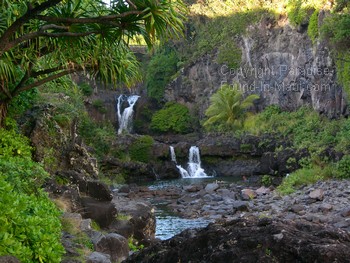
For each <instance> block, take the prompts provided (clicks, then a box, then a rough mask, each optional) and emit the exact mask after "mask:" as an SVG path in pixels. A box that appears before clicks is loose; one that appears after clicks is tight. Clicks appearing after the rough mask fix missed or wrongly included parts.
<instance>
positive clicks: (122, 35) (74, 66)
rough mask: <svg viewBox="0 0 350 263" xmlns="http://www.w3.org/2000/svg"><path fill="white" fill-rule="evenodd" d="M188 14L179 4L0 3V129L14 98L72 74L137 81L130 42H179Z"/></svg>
mask: <svg viewBox="0 0 350 263" xmlns="http://www.w3.org/2000/svg"><path fill="white" fill-rule="evenodd" d="M185 12H186V10H185V5H184V4H183V3H182V1H181V0H168V1H166V0H114V1H111V5H106V4H104V3H103V2H102V1H96V0H16V1H13V0H3V1H0V125H1V123H2V121H3V119H4V117H5V116H6V108H7V104H8V103H9V102H10V101H11V100H12V98H13V97H15V96H17V95H18V94H20V93H21V92H24V91H27V90H30V89H32V88H35V87H38V86H41V85H43V84H45V83H47V82H49V81H52V80H55V79H57V78H60V77H62V76H65V75H69V74H71V73H75V72H79V71H80V72H85V73H89V75H90V76H93V77H96V78H100V79H101V80H102V81H105V82H108V83H112V84H117V83H118V82H120V81H122V82H125V83H126V84H131V83H133V81H136V80H138V79H139V77H140V74H139V72H138V63H137V61H136V58H135V57H134V55H133V53H131V51H130V49H129V47H128V43H129V39H131V38H133V37H134V36H142V37H143V38H144V40H145V42H146V43H147V45H148V46H149V47H151V46H152V44H153V43H154V41H155V40H156V39H165V38H168V37H172V36H176V37H178V36H179V35H180V34H182V31H183V20H184V18H185Z"/></svg>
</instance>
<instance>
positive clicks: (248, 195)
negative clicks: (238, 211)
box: [241, 188, 256, 200]
mask: <svg viewBox="0 0 350 263" xmlns="http://www.w3.org/2000/svg"><path fill="white" fill-rule="evenodd" d="M241 196H242V199H243V200H252V199H254V198H256V193H255V191H254V190H252V189H249V188H247V189H243V190H242V191H241Z"/></svg>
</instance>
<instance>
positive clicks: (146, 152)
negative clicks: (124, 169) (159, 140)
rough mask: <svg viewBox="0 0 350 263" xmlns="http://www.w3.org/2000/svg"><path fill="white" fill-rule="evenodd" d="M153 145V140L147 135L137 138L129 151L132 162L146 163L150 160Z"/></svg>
mask: <svg viewBox="0 0 350 263" xmlns="http://www.w3.org/2000/svg"><path fill="white" fill-rule="evenodd" d="M153 143H154V140H153V138H152V137H151V136H148V135H145V136H141V137H139V138H137V140H136V141H135V142H134V143H133V144H132V145H131V146H130V149H129V153H130V157H131V159H132V160H133V161H138V162H143V163H148V162H149V161H150V160H151V150H152V146H153Z"/></svg>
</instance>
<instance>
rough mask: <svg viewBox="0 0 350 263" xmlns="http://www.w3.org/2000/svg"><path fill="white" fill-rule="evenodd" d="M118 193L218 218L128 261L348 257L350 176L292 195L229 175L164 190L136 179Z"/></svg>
mask: <svg viewBox="0 0 350 263" xmlns="http://www.w3.org/2000/svg"><path fill="white" fill-rule="evenodd" d="M116 195H117V196H118V195H122V196H123V198H126V199H130V200H135V199H136V200H153V202H162V203H163V204H164V203H166V204H167V207H168V208H169V209H170V210H171V211H172V212H174V213H177V214H178V215H179V216H181V217H184V218H205V219H210V220H211V221H212V222H213V223H211V224H209V226H208V227H206V228H203V229H195V230H194V229H192V230H186V231H184V232H182V233H181V234H179V235H176V236H175V237H173V238H171V239H169V240H166V241H162V242H156V244H154V245H151V246H150V247H149V248H146V249H144V250H141V251H140V252H139V253H136V254H135V255H132V256H131V257H129V258H128V259H127V260H126V261H125V262H189V261H191V262H228V261H227V260H229V261H230V262H296V260H297V262H311V261H312V262H347V261H346V260H347V259H346V256H345V255H347V254H349V252H348V251H350V250H349V248H350V235H349V232H350V205H349V203H348V200H349V198H350V182H349V181H347V180H329V181H323V182H317V183H315V184H313V185H310V186H304V187H302V188H300V189H299V190H298V191H296V192H295V193H293V194H291V195H288V196H280V195H279V194H278V193H277V191H276V190H274V189H273V187H270V188H266V187H258V186H255V187H252V186H249V185H247V184H245V183H242V184H232V183H225V182H213V183H198V184H191V185H187V186H180V187H176V186H169V187H166V188H164V189H161V190H152V189H150V188H148V187H145V186H136V185H129V186H124V187H122V188H120V189H119V191H118V192H117V193H116ZM223 233H225V236H226V237H222V238H219V236H220V235H221V234H223ZM242 233H243V234H242ZM241 235H243V237H242V236H241ZM263 236H265V238H263ZM202 242H205V243H206V245H205V246H204V245H203V244H202ZM240 242H242V243H240ZM280 242H282V244H284V245H281V244H280ZM298 242H299V243H298ZM251 243H254V244H255V246H256V247H252V246H253V245H252V244H251ZM195 244H196V245H197V246H198V247H197V248H196V247H195ZM303 244H304V245H303ZM187 246H188V247H189V248H188V249H186V247H187ZM303 246H305V247H303ZM190 248H192V249H193V250H191V249H190ZM194 252H196V253H194ZM193 253H194V254H193ZM192 254H193V255H192ZM194 255H195V256H194ZM141 259H142V260H141ZM311 259H312V260H311ZM140 260H141V261H140ZM213 260H214V261H213ZM310 260H311V261H310Z"/></svg>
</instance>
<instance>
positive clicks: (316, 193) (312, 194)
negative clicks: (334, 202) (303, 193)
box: [309, 189, 324, 201]
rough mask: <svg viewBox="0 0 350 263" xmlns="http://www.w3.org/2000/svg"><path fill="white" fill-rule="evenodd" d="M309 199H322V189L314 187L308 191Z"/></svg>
mask: <svg viewBox="0 0 350 263" xmlns="http://www.w3.org/2000/svg"><path fill="white" fill-rule="evenodd" d="M309 197H310V198H311V199H314V200H317V201H322V200H323V197H324V191H323V190H322V189H315V190H313V191H311V192H310V193H309Z"/></svg>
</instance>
